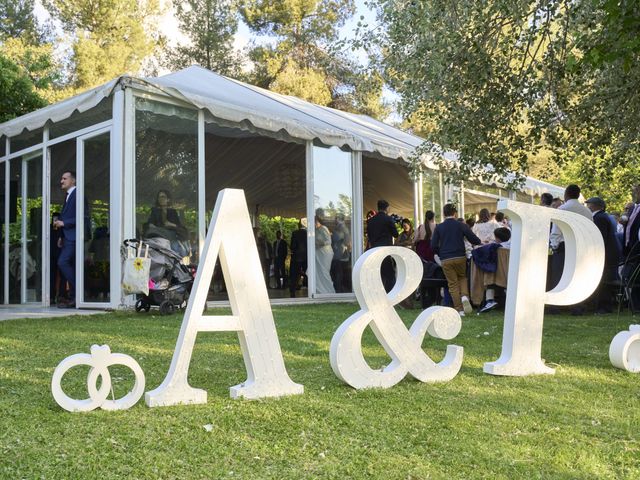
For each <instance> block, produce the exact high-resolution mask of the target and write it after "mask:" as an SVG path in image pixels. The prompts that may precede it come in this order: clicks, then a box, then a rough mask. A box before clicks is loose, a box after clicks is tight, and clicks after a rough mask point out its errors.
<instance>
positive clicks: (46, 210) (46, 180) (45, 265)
mask: <svg viewBox="0 0 640 480" xmlns="http://www.w3.org/2000/svg"><path fill="white" fill-rule="evenodd" d="M42 135H43V142H42V218H41V222H42V245H41V247H42V281H41V282H40V284H41V285H42V294H41V301H42V305H43V306H44V307H48V306H49V305H51V269H52V265H51V261H50V259H51V228H50V227H49V225H50V222H49V221H50V218H51V158H50V157H51V155H49V127H48V126H46V127H44V131H43V134H42Z"/></svg>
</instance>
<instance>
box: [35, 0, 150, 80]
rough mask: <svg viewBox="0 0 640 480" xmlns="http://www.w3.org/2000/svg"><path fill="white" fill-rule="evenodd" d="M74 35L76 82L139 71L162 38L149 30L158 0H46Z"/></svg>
mask: <svg viewBox="0 0 640 480" xmlns="http://www.w3.org/2000/svg"><path fill="white" fill-rule="evenodd" d="M45 6H46V7H47V9H48V10H49V12H50V13H51V15H52V16H54V17H56V18H58V19H60V21H61V22H62V25H63V28H64V30H65V31H66V32H67V33H68V34H70V35H72V36H73V58H72V61H73V66H74V68H73V79H72V82H73V85H74V87H75V88H77V89H87V88H91V87H94V86H96V85H99V84H100V83H104V82H106V81H109V80H111V79H112V78H114V77H117V76H118V75H121V74H123V73H127V72H131V73H137V72H138V71H139V70H140V68H141V66H142V62H143V60H144V59H145V57H147V56H148V55H150V54H151V53H153V51H154V49H155V47H156V45H158V42H159V38H158V37H157V36H155V37H154V36H153V35H152V34H151V33H150V32H151V31H154V28H153V24H154V22H155V20H156V16H157V15H158V14H159V13H160V8H159V4H158V0H46V2H45Z"/></svg>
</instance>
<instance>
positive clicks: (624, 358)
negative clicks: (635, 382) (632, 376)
mask: <svg viewBox="0 0 640 480" xmlns="http://www.w3.org/2000/svg"><path fill="white" fill-rule="evenodd" d="M609 360H611V364H612V365H613V366H614V367H617V368H621V369H622V370H627V371H628V372H632V373H639V372H640V325H630V326H629V330H627V331H624V332H620V333H618V334H617V335H616V336H615V337H613V340H612V341H611V345H610V346H609Z"/></svg>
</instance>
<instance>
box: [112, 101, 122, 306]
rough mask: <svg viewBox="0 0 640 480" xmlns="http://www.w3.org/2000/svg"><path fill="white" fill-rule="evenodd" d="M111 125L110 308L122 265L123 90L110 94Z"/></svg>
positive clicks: (114, 301)
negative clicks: (111, 99) (111, 105)
mask: <svg viewBox="0 0 640 480" xmlns="http://www.w3.org/2000/svg"><path fill="white" fill-rule="evenodd" d="M112 112H113V126H112V128H111V139H110V142H111V144H110V152H109V162H110V164H111V165H110V167H109V174H110V179H109V180H110V185H109V187H110V190H111V200H110V202H111V205H110V207H109V216H110V218H109V232H110V235H109V248H110V251H109V263H110V270H111V276H110V277H109V283H110V285H109V291H110V294H109V300H110V304H111V307H112V308H117V307H118V305H119V304H120V277H121V276H122V272H121V269H122V266H121V264H120V245H121V243H122V241H123V240H124V238H123V223H122V219H123V215H122V186H123V180H122V179H123V159H124V112H125V93H124V90H122V89H120V90H116V92H115V93H114V95H113V107H112Z"/></svg>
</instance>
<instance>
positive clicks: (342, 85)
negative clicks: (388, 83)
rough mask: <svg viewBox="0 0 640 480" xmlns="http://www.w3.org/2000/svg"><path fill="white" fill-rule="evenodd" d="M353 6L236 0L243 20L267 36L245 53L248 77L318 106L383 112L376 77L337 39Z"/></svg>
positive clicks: (331, 0)
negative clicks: (250, 70)
mask: <svg viewBox="0 0 640 480" xmlns="http://www.w3.org/2000/svg"><path fill="white" fill-rule="evenodd" d="M354 11H355V3H354V0H328V1H320V0H283V1H279V2H273V1H270V0H242V1H241V8H240V12H241V14H242V17H243V19H244V21H245V22H246V23H247V25H248V26H249V28H250V29H251V30H252V31H253V32H254V33H256V34H258V35H265V36H268V38H269V40H270V42H269V43H267V44H264V45H256V46H254V48H253V49H252V50H251V51H250V52H249V58H250V60H251V61H252V62H253V64H254V71H253V73H252V75H251V78H250V81H252V82H253V83H255V84H257V85H259V86H262V87H264V88H269V89H271V90H274V91H276V92H280V93H284V94H288V95H295V96H297V97H300V98H303V99H305V100H308V101H310V102H313V103H317V104H320V105H328V106H331V107H336V108H342V109H345V110H349V111H355V112H362V113H368V114H374V115H379V116H386V114H387V113H388V109H387V107H386V106H385V105H384V104H383V103H382V82H376V77H375V76H374V75H370V74H367V72H366V71H365V70H364V68H363V67H361V66H359V65H357V64H356V62H355V61H354V60H353V59H352V58H350V57H349V56H348V55H347V54H346V53H345V46H346V45H345V42H344V41H342V40H341V39H340V38H339V29H340V27H341V26H343V25H344V23H345V21H346V20H347V19H348V18H350V17H351V16H352V15H353V13H354ZM360 86H362V87H363V88H359V87H360Z"/></svg>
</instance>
